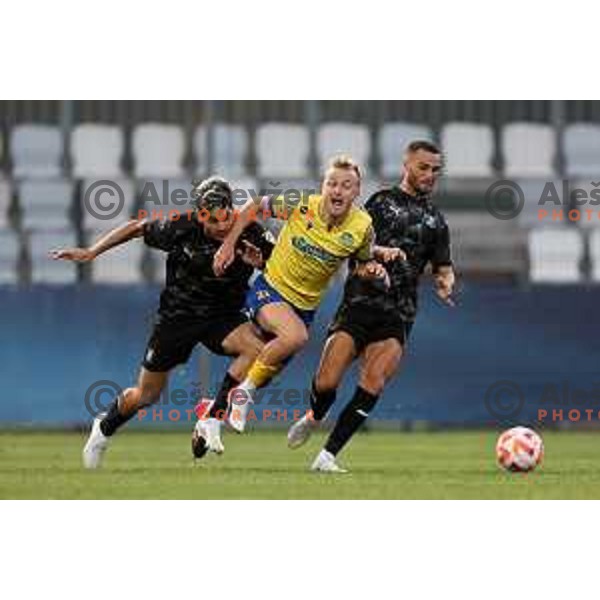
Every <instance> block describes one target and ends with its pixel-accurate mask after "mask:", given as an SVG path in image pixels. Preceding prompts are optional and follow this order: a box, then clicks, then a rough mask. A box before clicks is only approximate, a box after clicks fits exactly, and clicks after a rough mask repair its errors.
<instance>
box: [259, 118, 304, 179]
mask: <svg viewBox="0 0 600 600" xmlns="http://www.w3.org/2000/svg"><path fill="white" fill-rule="evenodd" d="M309 152H310V136H309V133H308V129H306V127H304V126H303V125H294V124H291V123H265V124H264V125H261V126H260V127H259V128H258V130H257V132H256V154H257V160H258V169H257V171H258V176H259V177H280V178H289V177H293V178H303V177H307V176H308V155H309Z"/></svg>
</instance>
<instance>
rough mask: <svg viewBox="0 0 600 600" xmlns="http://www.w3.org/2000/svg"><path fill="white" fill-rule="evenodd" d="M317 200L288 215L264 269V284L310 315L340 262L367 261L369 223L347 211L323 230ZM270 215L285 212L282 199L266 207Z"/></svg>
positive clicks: (364, 215)
mask: <svg viewBox="0 0 600 600" xmlns="http://www.w3.org/2000/svg"><path fill="white" fill-rule="evenodd" d="M321 202H322V197H321V196H309V197H308V199H307V200H305V201H303V202H302V203H301V204H300V205H299V206H298V205H295V206H294V207H293V208H294V209H295V210H294V211H293V213H291V214H289V216H288V219H287V220H286V223H285V225H284V226H283V229H282V230H281V233H280V234H279V237H278V239H277V243H276V244H275V247H274V248H273V252H272V253H271V256H270V258H269V260H268V261H267V264H266V266H265V271H264V278H265V280H266V281H267V283H268V284H269V285H270V286H271V287H272V288H273V289H275V290H276V291H277V292H279V294H281V296H282V297H283V298H285V299H286V300H287V301H288V302H289V303H290V304H292V305H293V306H295V307H296V308H299V309H301V310H315V309H316V308H317V306H318V305H319V303H320V301H321V298H322V296H323V294H324V293H325V291H326V289H327V284H328V283H329V281H330V280H331V278H332V276H333V275H334V274H335V272H336V271H337V270H338V268H339V267H340V265H341V264H342V262H343V261H344V260H345V259H347V258H349V257H355V258H356V259H358V260H369V259H370V258H371V251H372V243H373V232H372V226H371V217H370V216H369V215H368V213H367V212H366V211H364V210H362V209H361V208H358V207H355V206H353V207H352V208H351V209H350V211H349V213H348V214H347V215H346V218H345V219H344V220H343V221H342V222H341V223H340V224H339V225H336V226H333V227H329V226H328V225H327V223H326V222H324V221H323V219H322V218H321V216H320V210H319V209H320V206H321ZM271 204H272V207H271V208H272V212H273V214H274V215H276V214H277V213H278V211H281V210H282V209H284V210H287V209H289V208H292V207H291V206H286V202H285V200H284V199H283V198H277V199H274V200H273V201H272V202H271Z"/></svg>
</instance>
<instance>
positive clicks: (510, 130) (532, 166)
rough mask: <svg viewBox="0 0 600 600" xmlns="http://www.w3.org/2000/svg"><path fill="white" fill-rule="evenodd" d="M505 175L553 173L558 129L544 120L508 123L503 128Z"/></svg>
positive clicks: (537, 175) (541, 175)
mask: <svg viewBox="0 0 600 600" xmlns="http://www.w3.org/2000/svg"><path fill="white" fill-rule="evenodd" d="M502 156H503V159H504V176H505V177H534V178H536V177H537V178H544V177H553V176H554V174H555V168H554V160H555V157H556V133H555V131H554V129H553V127H552V126H550V125H545V124H542V123H509V124H508V125H505V126H504V128H503V130H502Z"/></svg>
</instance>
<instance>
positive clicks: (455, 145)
mask: <svg viewBox="0 0 600 600" xmlns="http://www.w3.org/2000/svg"><path fill="white" fill-rule="evenodd" d="M441 141H442V148H443V149H444V155H445V169H446V172H447V174H448V176H449V177H465V178H469V177H491V176H492V175H493V173H494V169H493V167H492V161H493V159H494V133H493V131H492V128H491V127H490V126H489V125H483V124H479V123H458V122H457V123H448V124H446V125H445V126H444V128H443V129H442V134H441Z"/></svg>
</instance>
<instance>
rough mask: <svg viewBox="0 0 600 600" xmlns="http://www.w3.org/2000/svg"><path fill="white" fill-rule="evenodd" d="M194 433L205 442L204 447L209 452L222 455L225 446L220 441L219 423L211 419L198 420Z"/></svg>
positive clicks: (217, 420)
mask: <svg viewBox="0 0 600 600" xmlns="http://www.w3.org/2000/svg"><path fill="white" fill-rule="evenodd" d="M195 429H196V432H197V433H198V435H199V436H201V437H203V438H204V439H205V440H206V445H207V446H208V449H209V451H210V452H214V453H215V454H223V452H225V446H224V445H223V442H222V441H221V421H220V420H219V419H215V418H213V417H211V418H209V419H199V420H198V422H197V423H196V427H195Z"/></svg>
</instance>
